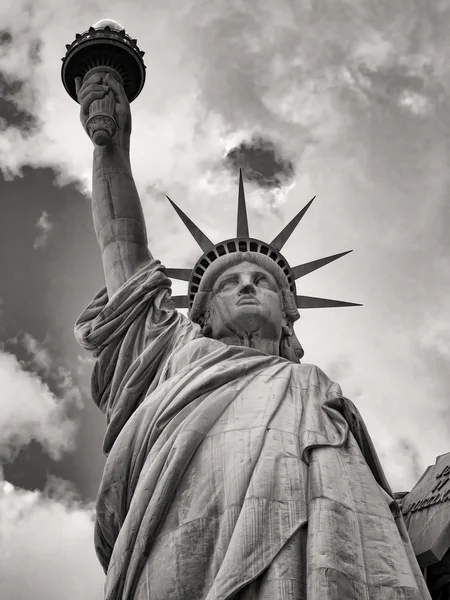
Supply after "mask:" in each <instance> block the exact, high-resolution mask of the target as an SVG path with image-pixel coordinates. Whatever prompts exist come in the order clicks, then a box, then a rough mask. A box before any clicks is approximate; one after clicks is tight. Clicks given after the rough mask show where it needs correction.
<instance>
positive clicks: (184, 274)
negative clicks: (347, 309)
mask: <svg viewBox="0 0 450 600" xmlns="http://www.w3.org/2000/svg"><path fill="white" fill-rule="evenodd" d="M314 198H315V196H314ZM314 198H312V199H311V200H310V201H309V202H308V203H307V204H306V205H305V206H304V207H303V208H302V209H301V210H300V212H299V213H297V215H296V216H295V217H294V218H293V219H292V220H291V221H290V222H289V223H288V224H287V225H286V227H284V229H282V231H281V232H280V233H279V234H278V235H277V236H276V237H275V238H274V239H273V240H272V241H271V242H270V244H268V243H266V242H263V241H261V240H257V239H255V238H251V237H250V236H249V229H248V220H247V208H246V203H245V193H244V184H243V180H242V170H240V171H239V196H238V213H237V231H236V237H235V238H230V239H228V240H224V241H222V242H219V243H217V244H214V243H213V242H212V241H211V240H210V239H209V238H208V237H207V236H206V235H205V234H204V233H203V232H202V231H201V230H200V229H199V228H198V227H197V225H195V223H193V222H192V221H191V219H190V218H189V217H188V216H187V215H186V214H185V213H184V212H183V211H182V210H181V209H180V208H179V207H178V206H177V205H176V204H175V203H174V202H173V201H172V200H171V199H170V198H169V197H168V196H167V199H168V200H169V202H170V203H171V204H172V206H173V208H174V209H175V211H176V212H177V214H178V216H179V217H180V218H181V220H182V221H183V223H184V224H185V225H186V227H187V229H188V230H189V231H190V233H191V234H192V236H193V238H194V239H195V241H196V242H197V244H198V245H199V246H200V248H201V249H202V250H203V255H202V256H201V257H200V258H199V260H198V261H197V262H196V264H195V265H194V267H193V268H192V269H171V268H168V269H166V274H167V276H168V277H171V278H174V279H179V280H182V281H188V282H189V283H188V293H187V296H173V297H172V300H173V301H174V303H175V306H176V307H177V308H188V309H191V308H192V305H193V302H194V298H195V295H196V293H197V292H198V289H199V286H200V282H201V280H202V277H203V275H204V274H205V272H206V270H207V269H208V267H209V266H210V265H211V264H212V263H213V262H214V261H215V260H217V259H218V258H219V257H221V256H225V255H226V254H231V253H233V252H256V253H259V254H264V255H265V256H268V257H269V258H270V259H272V260H273V261H274V262H275V263H276V264H277V265H278V266H279V267H280V269H281V270H282V271H283V272H284V274H285V276H286V279H287V282H288V285H289V290H290V291H291V292H292V293H293V295H294V297H295V300H296V305H297V308H300V309H303V308H332V307H343V306H361V304H357V303H354V302H342V301H340V300H331V299H329V298H316V297H313V296H301V295H298V294H297V288H296V284H295V280H296V279H300V277H303V276H304V275H307V274H308V273H311V272H312V271H315V270H317V269H320V268H321V267H324V266H325V265H327V264H328V263H331V262H333V261H334V260H337V259H338V258H341V257H342V256H345V255H346V254H348V253H349V252H352V250H347V251H346V252H340V253H339V254H333V255H331V256H326V257H324V258H319V259H317V260H314V261H311V262H308V263H304V264H301V265H298V266H296V267H290V265H289V263H288V261H287V260H286V259H285V257H284V256H283V255H282V254H281V252H280V251H281V249H282V248H283V246H284V244H285V243H286V242H287V240H288V239H289V237H290V236H291V234H292V232H293V231H294V230H295V228H296V227H297V225H298V224H299V222H300V221H301V219H302V218H303V216H304V215H305V213H306V211H307V210H308V208H309V207H310V206H311V204H312V202H313V200H314Z"/></svg>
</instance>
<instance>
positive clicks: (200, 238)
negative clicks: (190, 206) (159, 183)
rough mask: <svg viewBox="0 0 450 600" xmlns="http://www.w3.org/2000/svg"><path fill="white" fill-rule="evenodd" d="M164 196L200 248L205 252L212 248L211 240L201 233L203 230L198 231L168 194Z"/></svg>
mask: <svg viewBox="0 0 450 600" xmlns="http://www.w3.org/2000/svg"><path fill="white" fill-rule="evenodd" d="M166 198H167V200H168V201H169V202H170V204H171V205H172V206H173V207H174V209H175V210H176V212H177V214H178V216H179V217H180V219H181V220H182V221H183V223H184V224H185V225H186V227H187V228H188V229H189V231H190V233H191V235H192V237H193V238H194V240H195V241H196V242H197V244H198V245H199V246H200V248H201V249H202V250H203V252H204V253H206V252H209V251H210V250H213V249H214V244H213V243H212V242H211V240H210V239H209V238H207V237H206V235H205V234H204V233H203V231H200V229H199V228H198V227H197V225H196V224H195V223H193V222H192V221H191V219H190V218H189V217H188V216H187V215H185V214H184V212H183V211H182V210H181V208H178V206H177V205H176V204H175V202H173V201H172V200H171V199H170V198H169V196H166Z"/></svg>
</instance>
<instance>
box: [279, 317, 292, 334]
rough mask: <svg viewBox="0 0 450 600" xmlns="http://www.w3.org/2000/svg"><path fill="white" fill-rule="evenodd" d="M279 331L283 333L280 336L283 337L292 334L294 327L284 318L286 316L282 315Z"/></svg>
mask: <svg viewBox="0 0 450 600" xmlns="http://www.w3.org/2000/svg"><path fill="white" fill-rule="evenodd" d="M281 331H282V334H283V335H282V337H284V338H287V337H292V335H293V334H294V327H293V325H292V323H291V322H290V321H288V320H287V319H286V317H283V324H282V326H281Z"/></svg>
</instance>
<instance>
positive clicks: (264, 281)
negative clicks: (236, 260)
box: [255, 275, 272, 289]
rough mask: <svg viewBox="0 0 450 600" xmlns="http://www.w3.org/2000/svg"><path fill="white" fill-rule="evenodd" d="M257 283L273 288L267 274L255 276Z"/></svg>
mask: <svg viewBox="0 0 450 600" xmlns="http://www.w3.org/2000/svg"><path fill="white" fill-rule="evenodd" d="M255 283H256V285H259V286H260V287H266V288H269V289H271V288H272V285H271V283H270V281H269V280H268V279H267V277H266V276H265V275H257V276H256V277H255Z"/></svg>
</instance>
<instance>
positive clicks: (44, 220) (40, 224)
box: [33, 210, 53, 250]
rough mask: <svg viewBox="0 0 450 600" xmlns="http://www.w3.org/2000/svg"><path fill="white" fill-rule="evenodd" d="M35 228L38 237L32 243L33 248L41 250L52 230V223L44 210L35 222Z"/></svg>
mask: <svg viewBox="0 0 450 600" xmlns="http://www.w3.org/2000/svg"><path fill="white" fill-rule="evenodd" d="M36 228H37V230H38V235H37V237H36V239H35V241H34V244H33V248H34V249H35V250H37V249H38V248H43V247H44V246H45V245H46V243H47V241H48V238H49V235H50V231H51V230H52V229H53V223H52V222H51V221H50V217H49V214H48V212H47V211H46V210H44V211H43V212H42V214H41V216H40V217H39V219H38V220H37V222H36Z"/></svg>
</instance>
